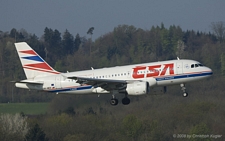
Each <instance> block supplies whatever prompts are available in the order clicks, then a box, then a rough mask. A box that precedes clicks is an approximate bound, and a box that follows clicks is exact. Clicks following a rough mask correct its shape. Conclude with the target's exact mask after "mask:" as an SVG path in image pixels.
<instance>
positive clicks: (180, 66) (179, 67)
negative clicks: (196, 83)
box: [176, 62, 183, 74]
mask: <svg viewBox="0 0 225 141" xmlns="http://www.w3.org/2000/svg"><path fill="white" fill-rule="evenodd" d="M176 65H177V66H176V73H177V74H182V73H183V62H178V63H177V64H176Z"/></svg>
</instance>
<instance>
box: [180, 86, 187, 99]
mask: <svg viewBox="0 0 225 141" xmlns="http://www.w3.org/2000/svg"><path fill="white" fill-rule="evenodd" d="M180 87H181V90H182V91H183V97H187V96H188V93H187V92H186V87H185V84H180Z"/></svg>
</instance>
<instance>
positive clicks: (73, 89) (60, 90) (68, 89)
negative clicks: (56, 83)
mask: <svg viewBox="0 0 225 141" xmlns="http://www.w3.org/2000/svg"><path fill="white" fill-rule="evenodd" d="M91 88H92V86H91V85H88V86H81V87H78V88H63V89H56V90H50V91H49V92H65V91H77V90H88V89H91Z"/></svg>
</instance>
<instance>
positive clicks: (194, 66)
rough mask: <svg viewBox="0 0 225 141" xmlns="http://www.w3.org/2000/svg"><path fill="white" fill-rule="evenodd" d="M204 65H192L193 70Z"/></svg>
mask: <svg viewBox="0 0 225 141" xmlns="http://www.w3.org/2000/svg"><path fill="white" fill-rule="evenodd" d="M202 66H203V65H202V64H200V63H199V64H191V68H197V67H202Z"/></svg>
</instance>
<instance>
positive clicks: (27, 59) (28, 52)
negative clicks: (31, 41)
mask: <svg viewBox="0 0 225 141" xmlns="http://www.w3.org/2000/svg"><path fill="white" fill-rule="evenodd" d="M15 46H16V50H17V53H18V55H19V58H20V61H21V64H22V67H23V70H24V72H25V75H26V77H27V79H33V78H35V77H36V76H47V75H52V74H59V72H58V71H55V70H54V69H53V68H52V67H51V66H49V65H48V63H46V62H45V61H44V60H43V59H42V58H41V57H40V56H39V55H38V54H37V53H36V52H35V51H34V50H33V49H32V48H31V47H30V46H29V45H28V44H27V43H26V42H20V43H15Z"/></svg>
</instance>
